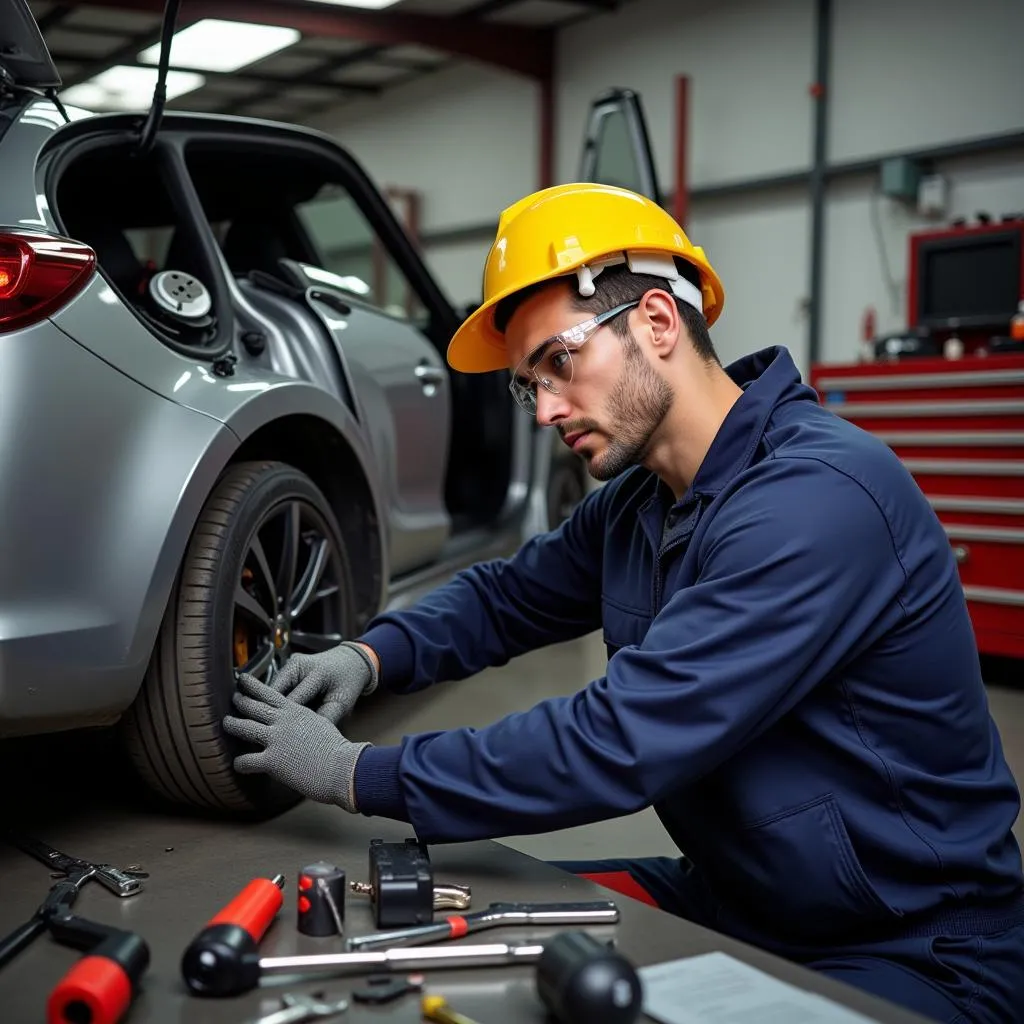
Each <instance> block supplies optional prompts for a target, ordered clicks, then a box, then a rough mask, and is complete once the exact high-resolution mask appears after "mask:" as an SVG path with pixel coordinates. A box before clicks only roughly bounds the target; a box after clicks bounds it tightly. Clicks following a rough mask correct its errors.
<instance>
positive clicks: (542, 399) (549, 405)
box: [537, 387, 571, 427]
mask: <svg viewBox="0 0 1024 1024" xmlns="http://www.w3.org/2000/svg"><path fill="white" fill-rule="evenodd" d="M570 408H571V407H570V405H569V402H568V400H567V398H566V396H565V395H564V394H558V395H555V394H552V393H551V392H550V391H548V389H547V388H545V387H538V388H537V422H538V423H539V424H540V425H541V426H542V427H551V426H554V425H555V424H556V423H558V422H559V421H560V420H564V419H568V417H569V410H570Z"/></svg>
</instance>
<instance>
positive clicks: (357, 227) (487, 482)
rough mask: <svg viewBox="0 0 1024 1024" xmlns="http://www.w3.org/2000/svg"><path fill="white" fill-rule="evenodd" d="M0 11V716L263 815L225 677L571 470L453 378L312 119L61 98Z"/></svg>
mask: <svg viewBox="0 0 1024 1024" xmlns="http://www.w3.org/2000/svg"><path fill="white" fill-rule="evenodd" d="M0 25H2V30H0V32H2V34H3V38H0V167H2V180H3V188H2V189H0V490H2V494H3V501H2V503H0V539H2V544H3V565H4V572H3V577H2V582H0V736H17V735H28V734H33V733H44V732H55V731H58V730H65V729H70V728H79V727H83V726H108V725H111V724H114V723H117V732H118V735H119V736H120V737H121V739H122V740H123V742H124V744H125V746H126V748H127V751H128V752H129V754H130V757H131V760H132V762H133V763H134V765H135V766H136V768H137V769H138V772H139V773H140V775H141V777H142V778H143V780H144V781H145V782H146V783H147V784H148V786H149V787H151V789H152V790H153V791H155V793H157V794H159V795H160V796H162V797H163V798H166V799H167V800H170V801H172V802H174V803H177V804H183V805H191V806H196V807H204V808H213V809H216V810H218V811H220V812H228V813H230V812H235V813H242V814H251V813H273V812H275V811H277V810H280V809H283V808H284V807H286V806H288V805H289V804H290V803H292V802H293V801H294V800H295V799H296V797H295V795H294V794H293V793H291V792H290V791H285V790H283V789H281V788H279V787H276V786H275V785H274V784H269V783H268V781H267V779H266V778H265V777H255V776H248V777H243V776H237V775H236V774H235V773H234V771H233V770H232V758H233V756H234V754H235V752H236V750H235V746H236V745H235V741H234V740H232V739H231V738H230V737H227V736H225V735H224V734H223V733H222V732H221V729H220V725H219V723H220V721H221V718H222V717H223V716H224V714H225V713H227V711H228V710H229V708H230V701H231V695H232V691H233V688H234V672H235V671H236V670H239V669H244V670H245V671H248V672H253V673H255V674H257V675H259V676H261V677H263V678H267V677H269V676H271V675H272V674H273V672H274V671H275V670H276V669H277V668H279V667H280V665H281V664H282V663H283V662H284V660H285V659H286V658H287V657H288V656H289V654H291V653H292V652H294V651H305V652H310V651H319V650H323V649H325V648H327V647H330V646H332V645H334V644H336V643H337V642H338V641H339V640H340V639H342V638H343V637H347V636H351V635H353V634H356V633H358V632H359V631H360V630H361V629H362V628H363V627H364V625H365V624H366V622H367V621H368V620H369V619H370V617H371V616H373V615H374V614H375V613H377V612H378V611H380V610H381V609H384V608H386V607H395V606H399V605H401V604H403V603H405V602H408V601H409V600H411V599H412V598H414V597H415V596H418V595H419V594H420V593H422V592H424V591H425V590H427V589H429V588H430V587H432V586H435V585H437V584H438V583H439V582H441V581H442V580H443V579H444V578H445V577H447V576H449V575H450V574H451V573H452V572H453V571H454V570H457V569H458V568H460V567H461V566H463V565H466V564H468V563H470V562H472V561H476V560H478V559H481V558H486V557H490V556H497V555H501V554H506V553H508V552H510V551H511V550H513V549H514V548H515V547H516V546H518V544H519V543H521V542H522V540H523V539H524V538H525V537H527V536H529V535H530V534H531V533H533V532H534V531H536V530H542V529H546V528H548V527H549V526H552V525H554V524H555V522H557V520H558V519H560V518H562V517H564V515H566V514H567V513H568V512H569V511H570V510H571V507H572V505H573V503H574V502H575V501H576V500H578V499H579V498H580V497H581V496H582V494H583V491H584V488H585V479H586V475H585V473H584V472H583V470H582V468H581V466H582V464H581V463H580V461H579V460H578V459H576V457H575V456H572V457H571V458H566V457H564V456H560V455H555V456H554V457H553V450H554V449H553V445H552V437H551V434H550V433H549V432H545V431H540V430H538V429H537V428H536V426H535V424H534V423H532V422H531V420H530V419H529V418H528V417H525V416H523V415H522V414H521V413H517V412H516V410H515V408H514V403H513V402H512V401H511V399H510V397H509V395H508V392H507V375H506V374H501V373H497V374H488V375H483V376H465V375H461V374H454V373H449V371H448V369H447V367H446V363H445V359H444V352H445V348H446V346H447V343H448V340H449V338H450V337H451V335H452V333H453V332H454V329H455V328H456V326H457V324H458V322H459V320H460V313H459V311H457V310H455V309H453V307H452V305H451V304H450V302H449V301H448V300H447V299H446V298H445V296H444V294H443V293H442V291H441V289H440V288H439V287H438V284H437V283H436V282H435V280H434V279H433V278H432V277H431V275H430V273H429V272H428V270H427V269H426V267H425V265H424V263H423V261H422V260H421V258H420V256H419V255H418V253H417V250H416V248H415V247H414V245H413V244H412V243H411V241H410V239H409V238H408V236H407V235H406V233H405V232H404V231H403V229H402V227H401V225H400V223H399V222H398V221H397V219H396V217H395V216H394V214H393V212H392V210H391V208H390V207H389V205H388V203H387V202H386V201H385V200H384V199H383V198H382V196H381V193H380V192H379V191H378V190H377V188H375V186H374V185H373V183H372V182H371V181H370V180H369V179H368V177H367V176H366V174H365V173H364V172H363V170H362V169H361V167H360V166H359V164H358V163H357V162H356V161H355V160H354V159H353V157H352V156H351V154H349V153H348V152H346V151H345V150H344V149H343V148H342V147H340V146H339V145H338V144H337V142H336V141H334V140H333V139H331V138H329V137H327V136H325V135H322V134H319V133H316V132H313V131H308V130H305V129H301V128H296V127H292V126H286V125H282V124H276V123H272V122H266V121H258V120H251V119H243V118H239V117H228V116H214V115H200V114H185V113H180V112H170V111H168V112H166V113H165V115H164V116H163V118H162V120H160V122H159V129H158V130H156V131H151V130H150V129H152V128H153V127H154V126H153V125H152V124H150V128H146V127H144V125H145V123H146V118H145V112H142V113H141V114H138V115H136V114H133V115H127V114H125V115H121V114H105V115H93V114H90V113H88V112H87V111H77V110H65V109H64V108H63V107H62V106H61V105H60V104H59V103H58V102H55V100H54V97H55V95H56V94H55V91H54V90H55V88H56V87H57V86H58V85H59V77H58V75H57V72H56V70H55V68H54V66H53V63H52V61H51V59H50V57H49V54H48V53H47V50H46V47H45V44H44V42H43V40H42V37H41V35H40V32H39V30H38V27H37V25H36V23H35V21H34V19H33V18H32V16H31V14H30V13H29V11H28V8H27V7H26V5H25V3H24V0H0ZM590 151H591V155H593V153H594V149H593V146H591V150H590ZM557 447H558V448H560V449H563V450H564V448H563V446H561V445H557ZM553 467H554V469H553Z"/></svg>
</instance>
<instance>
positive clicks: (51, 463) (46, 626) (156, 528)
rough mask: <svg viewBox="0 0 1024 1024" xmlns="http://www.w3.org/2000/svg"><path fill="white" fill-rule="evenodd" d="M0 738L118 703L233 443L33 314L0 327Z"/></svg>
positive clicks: (144, 655) (141, 664) (133, 682)
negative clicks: (0, 555)
mask: <svg viewBox="0 0 1024 1024" xmlns="http://www.w3.org/2000/svg"><path fill="white" fill-rule="evenodd" d="M0 391H2V394H0V494H2V495H3V499H2V501H0V543H2V545H3V550H4V571H3V573H2V574H0V736H9V735H23V734H27V733H32V732H43V731H51V730H55V729H64V728H71V727H76V726H80V725H89V724H100V723H103V722H109V721H111V720H113V719H114V718H116V717H117V715H118V714H120V712H122V711H123V710H124V709H125V708H126V707H127V706H128V705H129V704H130V703H131V701H132V700H133V699H134V696H135V693H136V691H137V689H138V686H139V684H140V682H141V679H142V675H143V673H144V671H145V667H146V663H147V661H148V657H149V652H150V649H151V647H152V644H153V641H154V638H155V636H156V632H157V629H158V628H159V623H160V620H161V618H162V615H163V611H164V608H165V605H166V601H167V596H168V594H169V593H170V591H171V587H172V585H173V581H174V576H175V573H176V572H177V567H178V565H179V563H180V559H181V556H182V553H183V552H184V549H185V546H186V544H187V542H188V536H189V533H190V531H191V528H192V524H193V522H194V521H195V516H196V515H197V514H198V511H199V508H200V507H201V504H202V501H203V500H204V498H205V496H206V494H208V493H209V491H210V489H211V488H212V486H213V484H214V481H215V478H216V474H217V472H219V468H220V467H221V466H223V464H224V463H226V461H227V459H228V458H229V457H230V452H231V451H232V450H233V449H234V447H235V444H236V443H237V439H235V437H234V435H233V434H232V433H231V432H230V431H229V430H228V429H227V428H226V427H224V425H223V424H221V423H220V422H218V421H217V420H214V419H212V418H211V417H209V416H205V415H203V414H201V413H197V412H195V411H194V410H191V409H186V408H184V407H182V406H180V405H177V404H175V403H174V402H171V401H169V400H167V399H166V398H163V397H161V396H159V395H157V394H154V393H153V392H152V391H149V390H147V389H146V388H144V387H142V386H141V385H139V384H138V383H136V382H135V381H133V380H131V379H130V378H128V377H126V376H125V375H124V374H122V373H120V372H119V371H117V370H115V369H114V368H112V367H111V366H110V365H108V364H107V363H105V362H104V361H102V360H101V359H98V358H97V357H96V356H94V355H92V354H91V353H90V352H88V351H87V350H86V349H84V348H83V347H81V346H80V345H78V344H77V343H76V342H74V341H73V340H72V339H71V338H70V337H68V335H66V334H65V333H63V332H62V331H60V330H59V329H58V328H57V327H56V326H54V325H53V324H52V323H49V322H44V323H41V324H38V325H36V326H34V327H31V328H28V329H26V330H24V331H19V332H16V333H13V334H7V335H0Z"/></svg>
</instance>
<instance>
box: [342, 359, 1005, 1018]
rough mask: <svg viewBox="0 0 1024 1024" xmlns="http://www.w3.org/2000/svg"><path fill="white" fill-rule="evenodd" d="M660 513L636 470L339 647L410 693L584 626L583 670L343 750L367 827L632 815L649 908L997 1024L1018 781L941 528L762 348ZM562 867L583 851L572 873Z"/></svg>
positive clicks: (911, 488)
mask: <svg viewBox="0 0 1024 1024" xmlns="http://www.w3.org/2000/svg"><path fill="white" fill-rule="evenodd" d="M727 371H728V373H729V374H730V375H731V377H732V378H733V379H734V380H735V381H736V382H737V383H738V384H739V385H740V386H741V387H742V388H743V394H742V395H741V397H740V398H739V399H738V401H737V402H736V404H735V405H734V407H733V408H732V409H731V411H730V412H729V414H728V416H727V417H726V420H725V422H724V424H723V426H722V428H721V430H720V431H719V432H718V435H717V436H716V438H715V440H714V442H713V444H712V446H711V449H710V451H709V452H708V454H707V457H706V458H705V459H704V462H703V463H702V465H701V467H700V469H699V471H698V473H697V475H696V477H695V479H694V480H693V483H692V486H691V487H690V488H689V490H688V491H687V493H686V494H685V495H684V496H683V497H682V498H681V499H679V500H678V501H676V500H675V499H674V496H673V495H672V494H671V492H670V491H669V490H668V488H667V487H666V486H665V485H664V484H663V483H662V482H661V481H660V480H659V479H658V478H657V477H656V476H655V475H654V474H652V473H651V472H649V471H647V470H645V469H643V468H641V467H637V468H634V469H632V470H629V471H627V472H625V473H623V474H622V475H621V476H619V477H617V478H616V479H614V480H612V481H610V482H609V483H607V484H606V485H605V486H604V487H602V488H600V489H598V490H597V491H595V492H594V493H592V494H590V495H588V497H587V498H586V499H585V500H584V501H583V502H582V503H581V504H580V505H579V506H578V508H577V509H576V511H575V512H574V514H573V515H572V516H571V517H570V518H569V519H568V520H567V521H566V522H565V523H564V524H563V525H562V526H560V527H559V528H558V529H557V530H555V531H553V532H551V533H549V534H546V535H543V536H538V537H535V538H533V539H531V540H529V541H528V542H527V543H526V544H524V545H523V547H522V548H521V549H520V550H519V551H518V552H517V553H516V554H515V555H514V556H513V557H512V558H510V559H508V560H497V561H492V562H487V563H482V564H479V565H477V566H474V567H473V568H471V569H469V570H467V571H465V572H462V573H460V574H459V575H458V576H456V577H455V578H454V579H453V580H452V581H451V582H450V583H448V584H446V585H445V586H443V587H441V588H439V589H438V590H437V591H435V592H434V593H432V594H431V595H428V597H427V598H426V599H424V600H423V601H421V602H420V603H419V604H417V605H415V606H414V607H412V608H409V609H406V610H403V611H399V612H395V613H388V614H384V615H381V616H379V617H378V618H377V619H375V620H374V621H373V622H372V623H371V624H370V626H369V628H368V630H367V631H366V632H365V633H364V635H363V636H362V637H361V639H362V640H363V641H364V642H366V643H367V644H369V645H370V646H372V647H373V648H374V650H375V651H376V652H377V653H378V655H379V657H380V661H381V668H382V672H381V677H382V685H383V686H384V687H387V688H388V689H390V690H393V691H397V692H409V691H412V690H416V689H419V688H422V687H425V686H428V685H430V684H432V683H434V682H437V681H441V680H450V679H461V678H464V677H467V676H469V675H471V674H473V673H476V672H479V671H481V670H482V669H484V668H487V667H488V666H494V665H501V664H504V663H506V662H507V661H508V660H509V659H511V658H513V657H515V656H516V655H518V654H521V653H523V652H526V651H530V650H534V649H536V648H539V647H542V646H544V645H547V644H552V643H556V642H560V641H565V640H571V639H573V638H576V637H581V636H583V635H585V634H587V633H590V632H592V631H594V630H597V629H600V630H602V631H603V637H604V641H605V643H606V645H607V651H608V655H609V660H608V665H607V673H606V674H605V675H604V676H603V677H602V678H600V679H596V680H594V681H593V682H591V683H590V684H589V685H588V686H586V687H585V688H584V689H582V690H580V691H579V692H578V693H576V694H575V695H573V696H571V697H559V698H553V699H550V700H545V701H542V702H541V703H539V704H537V705H536V706H535V707H533V708H531V709H529V710H527V711H524V712H522V713H516V714H511V715H509V716H507V717H505V718H503V719H501V720H500V721H497V722H495V723H494V724H493V725H490V726H488V727H487V728H483V729H471V728H463V729H452V730H449V731H444V732H437V733H424V734H419V735H413V736H406V737H404V738H403V740H402V742H401V743H400V744H399V745H397V746H394V747H372V748H368V749H367V750H366V751H365V752H364V753H363V754H362V756H361V757H360V760H359V763H358V766H357V769H356V777H355V792H356V801H357V804H358V806H359V809H360V810H361V811H362V812H363V813H365V814H368V815H382V816H385V817H389V818H393V819H396V820H399V821H404V822H409V823H411V825H412V826H413V827H414V828H415V830H416V832H417V834H418V835H419V836H420V838H421V839H423V840H424V841H427V842H452V841H465V840H472V839H480V838H493V837H498V836H509V835H518V834H525V833H536V832H542V831H548V830H555V829H562V828H566V827H568V826H571V825H576V824H582V823H585V822H593V821H596V820H600V819H608V818H613V817H615V816H618V815H625V814H629V813H632V812H635V811H638V810H640V809H642V808H645V807H648V806H650V805H653V806H654V807H655V809H656V812H657V813H658V815H659V816H660V818H661V820H662V822H663V823H664V825H665V827H666V829H667V831H668V832H669V834H670V835H671V836H672V838H673V840H674V841H675V842H676V844H677V845H678V847H679V849H680V851H681V852H682V854H683V855H684V856H683V857H680V858H679V859H678V860H676V859H663V860H653V861H652V860H646V861H645V860H640V861H636V862H632V863H630V864H627V865H608V866H607V867H609V868H614V867H623V866H625V867H626V869H627V870H630V871H631V872H632V874H633V877H635V878H636V879H637V881H639V882H640V884H641V885H643V886H644V888H645V889H646V890H647V891H648V892H650V893H651V895H652V896H653V897H654V898H655V899H656V900H657V902H658V903H659V904H660V905H661V906H663V907H665V909H667V910H670V911H673V912H675V913H679V914H682V915H684V916H686V917H688V918H691V919H693V920H696V921H698V922H699V923H701V924H705V925H707V926H709V927H711V928H714V929H716V930H718V931H720V932H723V933H727V934H730V935H733V936H736V937H738V938H740V939H742V940H745V941H748V942H751V943H753V944H755V945H758V946H761V947H763V948H766V949H770V950H772V951H774V952H777V953H780V954H781V955H783V956H786V957H787V958H789V959H793V960H796V961H798V962H802V963H805V964H808V965H810V966H812V967H814V968H816V969H818V970H821V971H823V972H826V973H829V974H832V975H833V976H835V977H838V978H841V979H843V980H845V981H848V982H850V983H852V984H854V985H858V986H860V987H862V988H864V989H867V990H869V991H872V992H874V993H876V994H879V995H882V996H883V997H886V998H889V999H891V1000H893V1001H895V1002H898V1003H902V1004H903V1005H906V1006H910V1007H912V1008H914V1009H917V1010H918V1011H919V1012H921V1013H923V1014H924V1015H926V1016H929V1017H931V1018H932V1019H935V1020H941V1021H949V1022H952V1021H957V1022H959V1021H972V1022H984V1024H997V1022H998V1024H1007V1022H1010V1021H1024V879H1022V869H1021V856H1020V851H1019V848H1018V845H1017V843H1016V841H1015V839H1014V837H1013V835H1012V833H1011V826H1012V825H1013V822H1014V820H1015V818H1016V816H1017V813H1018V810H1019V807H1020V798H1019V793H1018V789H1017V786H1016V784H1015V782H1014V779H1013V777H1012V775H1011V772H1010V770H1009V768H1008V766H1007V764H1006V761H1005V759H1004V756H1003V751H1002V746H1001V743H1000V739H999V735H998V733H997V731H996V727H995V724H994V722H993V720H992V718H991V715H990V713H989V708H988V703H987V700H986V691H985V687H984V684H983V682H982V678H981V673H980V668H979V662H978V653H977V648H976V645H975V641H974V636H973V632H972V627H971V622H970V619H969V617H968V613H967V609H966V605H965V601H964V595H963V591H962V588H961V586H960V583H959V579H958V575H957V570H956V566H955V563H954V559H953V555H952V553H951V550H950V545H949V543H948V540H947V538H946V536H945V533H944V531H943V529H942V526H941V525H940V523H939V521H938V520H937V518H936V516H935V515H934V513H933V511H932V509H931V507H930V506H929V504H928V502H927V500H926V499H925V497H924V496H923V495H922V493H921V491H920V490H919V489H918V487H917V485H916V484H915V482H914V481H913V479H912V478H911V476H910V475H909V473H908V472H907V470H906V468H905V467H904V466H903V464H902V463H901V462H900V460H899V459H898V458H897V457H896V456H895V455H894V454H893V452H892V451H891V450H890V449H889V448H888V447H887V446H886V445H884V444H883V443H882V442H881V441H879V440H878V439H877V438H875V437H873V436H872V435H870V434H869V433H867V432H865V431H862V430H860V429H858V428H856V427H854V426H853V425H851V424H850V423H848V422H846V421H844V420H842V419H840V418H839V417H837V416H835V415H834V414H833V413H831V412H829V411H828V410H827V409H826V408H822V407H821V406H820V405H819V404H818V402H817V396H816V395H815V393H814V391H813V390H812V389H811V388H809V387H807V386H806V385H804V384H803V383H802V382H801V380H800V375H799V372H798V371H797V368H796V366H795V365H794V363H793V361H792V359H791V357H790V355H789V353H788V352H787V351H786V350H785V349H784V348H770V349H766V350H764V351H761V352H758V353H756V354H754V355H751V356H749V357H747V358H745V359H742V360H740V361H738V362H736V363H734V364H732V365H731V366H729V367H727ZM589 867H590V869H591V870H593V869H594V866H593V865H591V866H589Z"/></svg>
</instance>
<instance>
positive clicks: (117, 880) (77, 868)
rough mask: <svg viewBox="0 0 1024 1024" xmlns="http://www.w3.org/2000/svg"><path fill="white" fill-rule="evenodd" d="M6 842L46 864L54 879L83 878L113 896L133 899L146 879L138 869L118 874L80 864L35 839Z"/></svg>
mask: <svg viewBox="0 0 1024 1024" xmlns="http://www.w3.org/2000/svg"><path fill="white" fill-rule="evenodd" d="M7 841H8V842H9V843H11V844H12V845H13V846H16V847H17V848H18V849H19V850H21V851H22V852H23V853H27V854H28V855H29V856H30V857H35V858H36V860H39V861H42V863H43V864H46V865H47V866H48V867H49V868H50V870H51V871H52V872H54V874H55V875H60V876H61V877H64V878H67V879H72V878H73V877H77V876H79V875H84V876H85V877H83V878H82V881H83V882H84V881H85V879H86V878H95V879H96V881H97V882H99V883H100V885H102V886H105V887H106V888H107V889H109V890H110V891H111V892H112V893H113V894H114V895H115V896H122V897H123V896H134V895H135V894H136V893H139V892H141V891H142V889H143V884H142V881H141V879H143V878H149V873H148V872H146V871H142V870H140V869H138V868H126V869H125V870H124V871H122V870H121V869H120V868H115V867H114V866H113V865H112V864H96V863H93V862H92V861H88V860H82V859H81V858H80V857H69V856H68V855H67V854H65V853H61V852H60V851H59V850H55V849H54V848H53V847H52V846H47V844H46V843H42V842H40V841H39V840H38V839H30V838H29V837H28V836H20V835H8V836H7Z"/></svg>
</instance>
